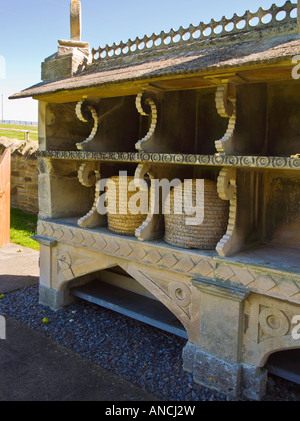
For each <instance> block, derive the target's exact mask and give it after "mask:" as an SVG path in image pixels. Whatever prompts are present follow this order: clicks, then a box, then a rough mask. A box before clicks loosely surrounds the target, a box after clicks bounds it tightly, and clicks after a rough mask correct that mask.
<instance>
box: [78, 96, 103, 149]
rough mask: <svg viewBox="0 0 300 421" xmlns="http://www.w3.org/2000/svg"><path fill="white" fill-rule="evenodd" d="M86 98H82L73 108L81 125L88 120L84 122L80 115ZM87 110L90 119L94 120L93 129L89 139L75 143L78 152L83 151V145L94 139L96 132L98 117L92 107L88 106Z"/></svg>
mask: <svg viewBox="0 0 300 421" xmlns="http://www.w3.org/2000/svg"><path fill="white" fill-rule="evenodd" d="M86 98H87V97H86V96H83V97H82V99H81V100H80V101H79V102H78V103H77V104H76V108H75V112H76V116H77V118H78V119H79V120H80V121H82V122H83V123H87V122H88V120H86V119H85V118H84V117H83V115H82V105H83V103H84V102H85V100H86ZM87 109H88V110H89V112H90V113H91V115H92V118H93V120H94V127H93V129H92V131H91V134H90V135H89V137H87V138H86V139H85V140H84V141H83V142H79V143H76V147H77V149H80V150H83V149H84V145H86V144H87V143H90V142H91V141H92V140H93V139H94V137H95V135H96V133H97V130H98V125H99V119H98V115H97V112H96V110H95V108H94V107H93V106H92V105H88V106H87Z"/></svg>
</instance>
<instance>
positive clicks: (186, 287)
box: [119, 262, 199, 342]
mask: <svg viewBox="0 0 300 421" xmlns="http://www.w3.org/2000/svg"><path fill="white" fill-rule="evenodd" d="M119 266H120V267H122V269H124V270H125V271H126V272H127V273H128V274H129V275H130V276H132V278H134V279H135V280H136V281H137V282H138V283H139V284H141V285H142V286H143V287H144V288H146V289H147V290H148V291H149V292H150V293H151V294H152V295H154V296H155V297H156V298H157V299H158V300H159V301H160V302H161V303H162V304H163V305H164V306H166V307H167V308H168V309H169V310H170V311H171V312H172V313H173V314H174V315H175V316H176V317H177V319H178V320H179V321H180V322H181V324H182V325H183V327H184V328H185V330H186V332H187V335H188V339H189V341H190V342H197V341H198V339H199V338H198V332H199V317H198V313H199V312H195V311H193V310H194V309H195V307H196V303H195V299H196V298H197V291H196V290H195V289H193V286H192V284H191V281H190V278H189V277H187V276H183V275H182V274H180V275H179V274H175V273H172V274H171V273H167V274H166V272H165V271H161V270H158V269H155V270H154V269H153V268H151V269H149V268H148V267H147V266H146V265H142V264H137V263H131V262H124V263H122V262H119ZM192 289H193V293H192ZM195 314H196V317H195Z"/></svg>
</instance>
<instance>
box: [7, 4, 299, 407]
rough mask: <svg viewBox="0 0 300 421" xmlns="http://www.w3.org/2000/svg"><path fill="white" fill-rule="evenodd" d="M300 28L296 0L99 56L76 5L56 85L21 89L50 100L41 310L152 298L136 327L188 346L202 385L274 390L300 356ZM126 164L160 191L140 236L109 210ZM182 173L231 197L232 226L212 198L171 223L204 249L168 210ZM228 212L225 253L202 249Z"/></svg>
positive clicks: (42, 194)
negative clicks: (198, 211)
mask: <svg viewBox="0 0 300 421" xmlns="http://www.w3.org/2000/svg"><path fill="white" fill-rule="evenodd" d="M249 6H250V4H249ZM299 19H300V18H299V5H298V6H297V5H295V4H293V3H291V2H290V1H287V2H286V3H285V4H284V5H282V6H280V7H278V6H275V5H273V6H272V7H271V8H270V9H269V10H264V9H262V8H260V9H259V10H258V11H257V12H256V13H254V12H246V13H245V14H244V15H243V16H238V15H234V16H233V17H232V19H227V18H225V17H224V18H222V19H221V20H220V21H219V22H216V21H214V20H212V21H211V22H210V23H209V24H203V23H200V24H199V26H193V25H191V26H190V27H189V28H180V29H179V30H178V31H174V30H171V31H170V32H169V33H165V32H162V33H160V34H153V35H152V36H150V37H148V36H145V37H144V38H143V39H139V38H137V39H136V40H129V41H128V42H127V43H124V42H122V43H120V44H119V45H116V44H113V45H111V46H109V45H107V46H105V47H103V48H102V47H99V48H98V49H93V50H92V52H90V48H89V45H88V44H87V43H85V42H83V41H81V26H80V25H81V12H80V2H78V1H76V2H74V1H72V2H71V37H70V38H71V39H70V40H60V41H59V46H58V51H57V53H56V54H54V55H52V56H51V57H49V58H48V59H46V60H45V61H44V62H43V63H42V78H43V83H41V84H40V83H39V84H38V85H36V86H34V87H31V88H28V89H27V90H24V91H22V92H20V93H18V94H15V95H13V96H12V98H23V97H30V96H31V97H33V98H34V99H36V100H38V101H39V151H38V152H37V154H38V157H39V158H38V159H39V221H38V234H37V236H36V240H37V241H38V242H39V243H40V268H41V274H40V302H41V303H43V304H45V305H48V306H50V307H52V308H54V309H58V308H60V307H62V306H65V305H67V304H68V303H70V302H73V301H74V300H75V299H76V298H75V297H76V296H77V297H78V296H79V297H80V296H81V297H85V295H84V294H85V291H86V288H89V287H90V285H91V284H93V285H94V287H95V288H96V290H97V288H98V287H99V288H100V287H101V294H102V295H101V299H102V303H103V302H106V303H107V305H108V306H109V302H108V301H107V299H106V298H105V297H106V295H105V292H106V291H115V293H116V294H119V297H122V296H123V295H124V297H125V295H126V296H128V293H129V292H130V294H133V295H134V296H136V295H138V297H139V299H140V300H141V301H142V302H144V303H145V305H144V308H145V309H147V312H148V313H147V315H145V314H140V313H139V312H138V311H137V310H135V309H134V308H133V309H132V312H133V313H134V314H135V317H136V318H138V319H139V320H144V321H145V322H147V323H151V324H153V325H155V326H158V327H160V328H163V329H166V330H169V331H170V332H172V333H175V334H178V335H181V336H183V337H185V338H186V339H187V343H186V346H185V347H184V349H183V366H184V369H185V370H187V371H188V372H190V373H192V374H193V377H194V380H195V381H196V382H198V383H200V384H202V385H205V386H207V387H210V388H214V389H216V390H219V391H221V392H224V393H227V394H229V395H233V396H235V397H239V396H245V397H248V398H252V399H260V398H261V397H262V396H263V395H264V393H265V388H266V380H267V375H268V365H267V363H268V360H269V357H270V356H271V355H273V354H274V353H276V352H278V351H282V350H286V351H288V350H291V349H297V348H300V340H299V339H297V335H296V336H295V335H294V334H293V332H295V328H297V326H296V325H295V323H294V321H295V320H296V319H295V317H294V316H297V315H298V314H300V261H299V249H300V234H299V228H300V173H299V169H300V158H299V151H300V137H299V130H300V129H299V127H300V119H299V115H300V114H299V106H300V103H299V92H300V84H299V80H296V79H294V78H293V77H292V75H293V67H294V66H295V62H294V61H293V56H294V55H295V51H300V35H299V22H300V20H299ZM219 47H220V49H219ZM220 50H222V55H221V56H220V57H219V55H218V54H219V53H218V51H220ZM127 64H128V68H127ZM120 69H121V71H120ZM120 170H121V171H123V172H124V171H127V173H128V174H129V175H131V177H134V181H135V183H136V186H140V188H141V190H142V191H143V189H144V190H145V188H146V187H145V186H146V184H143V182H144V181H145V182H146V183H148V185H149V187H150V190H149V191H150V203H151V206H150V208H149V212H148V214H145V219H144V220H143V222H142V224H141V225H140V226H139V227H138V228H136V229H135V235H133V236H126V235H116V234H115V233H113V232H112V231H110V230H109V228H108V226H107V218H106V216H105V215H100V213H99V209H100V205H99V203H100V200H101V194H102V193H103V191H104V187H105V186H104V184H105V183H104V181H103V180H106V179H109V178H110V177H113V176H114V177H115V176H118V175H119V171H120ZM174 179H178V180H179V181H180V182H181V183H182V185H184V180H191V179H193V180H209V182H204V183H203V185H204V187H205V186H208V187H209V188H212V189H215V192H217V193H216V194H215V196H213V195H212V196H211V197H216V196H217V198H218V200H222V201H224V202H225V203H226V206H223V207H222V210H221V211H220V212H221V213H220V214H218V216H217V217H216V214H214V212H217V211H213V210H212V209H214V208H213V207H212V206H211V205H212V203H209V200H208V203H205V201H204V220H205V221H206V225H205V229H204V228H203V231H201V230H200V231H199V230H197V231H195V230H193V227H183V226H182V222H180V224H181V225H180V227H179V225H178V230H175V231H176V232H175V231H174V233H173V231H172V226H171V225H170V233H169V235H170V236H172V235H173V234H174V236H175V235H176V239H177V243H176V244H178V241H179V240H178V239H180V238H182V239H183V240H182V241H184V239H185V238H186V237H188V239H189V241H188V243H187V244H189V247H190V248H184V247H180V244H179V245H178V246H172V245H170V244H168V243H167V242H166V241H165V238H164V227H165V225H164V224H165V221H164V215H163V213H162V209H163V205H164V203H161V202H159V206H158V212H155V211H154V210H155V209H154V207H153V206H154V205H153V204H155V203H154V202H155V201H154V198H155V197H156V196H157V197H158V198H159V200H162V197H161V196H160V187H159V186H158V185H157V184H155V183H154V181H155V180H158V181H162V180H167V181H169V182H171V181H172V180H174ZM208 187H207V188H208ZM185 188H186V189H187V190H186V192H185V194H187V193H188V187H187V185H185ZM182 194H183V193H182ZM205 194H206V193H205V192H204V196H203V197H204V198H205V197H206V196H205ZM121 205H125V206H126V205H127V203H126V200H125V202H124V201H123V202H122V203H121ZM174 206H175V205H174ZM176 206H177V205H176ZM176 206H175V207H176ZM215 209H217V208H215ZM218 209H219V208H218ZM220 209H221V208H220ZM123 216H124V215H123ZM221 219H222V221H224V220H225V226H226V229H225V230H224V232H223V234H222V235H220V236H219V238H218V239H217V241H216V242H215V247H213V248H212V249H211V250H204V249H202V250H201V249H198V248H193V240H197V239H199V238H195V236H196V237H197V236H203V239H204V240H205V238H206V236H207V238H208V237H210V236H211V235H212V234H213V233H214V231H215V224H217V223H218V221H219V220H221ZM123 220H124V221H125V222H124V223H126V217H125V218H123V219H122V221H123ZM127 223H129V222H128V221H127ZM132 224H134V221H133V222H132ZM175 226H176V223H175ZM179 228H180V229H179ZM196 232H197V234H195V233H196ZM180 236H182V237H180ZM204 243H205V241H204ZM182 244H183V243H182ZM195 244H196V241H195ZM197 244H199V242H198V243H197ZM120 291H121V292H120ZM122 291H123V294H122ZM124 291H126V294H125V293H124ZM130 294H129V295H130ZM105 300H106V301H105ZM119 310H120V312H122V311H123V310H122V308H121V306H120V309H119ZM151 311H152V313H151ZM151 314H152V315H151ZM170 315H171V316H172V317H171V318H170ZM174 316H176V323H174ZM160 317H161V318H160ZM296 330H297V329H296Z"/></svg>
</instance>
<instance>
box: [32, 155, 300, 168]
mask: <svg viewBox="0 0 300 421" xmlns="http://www.w3.org/2000/svg"><path fill="white" fill-rule="evenodd" d="M36 156H37V157H40V158H55V159H76V160H87V159H90V160H100V161H104V162H105V161H108V162H116V161H120V162H137V163H142V162H153V163H158V164H159V163H162V164H166V163H167V164H171V163H174V164H183V165H203V166H217V167H219V166H220V165H222V166H226V167H231V168H238V167H240V168H262V169H276V170H278V169H280V170H297V169H298V170H299V168H300V157H298V158H297V155H295V156H294V157H290V158H288V157H284V156H280V157H273V156H251V155H247V156H238V155H191V154H172V153H157V152H155V153H152V152H86V151H82V152H79V151H42V150H39V151H37V152H36Z"/></svg>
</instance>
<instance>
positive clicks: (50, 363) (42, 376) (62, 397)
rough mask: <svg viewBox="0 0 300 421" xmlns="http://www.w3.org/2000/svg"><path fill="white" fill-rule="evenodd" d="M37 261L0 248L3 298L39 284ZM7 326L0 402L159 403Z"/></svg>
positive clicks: (0, 346) (21, 328)
mask: <svg viewBox="0 0 300 421" xmlns="http://www.w3.org/2000/svg"><path fill="white" fill-rule="evenodd" d="M20 250H22V251H20ZM38 259H39V252H37V251H35V250H31V249H27V248H24V247H20V246H17V245H15V244H8V245H7V246H4V247H2V248H0V291H1V293H4V292H9V291H12V290H16V289H19V288H22V287H24V286H27V285H34V284H36V283H38V277H39V266H38ZM5 321H6V339H0V401H155V400H157V398H156V397H154V396H152V395H150V394H147V393H144V392H143V391H142V390H141V389H140V388H139V387H136V386H134V385H132V384H130V383H128V382H126V381H124V380H123V379H121V378H119V377H118V376H116V375H114V374H111V373H109V372H108V371H106V370H103V369H101V368H100V367H99V366H98V365H95V364H93V363H91V362H89V361H88V360H86V359H84V358H82V357H80V356H79V355H77V354H76V353H74V352H72V351H70V350H68V349H66V348H64V347H62V346H60V345H58V344H56V343H55V342H53V341H52V340H51V339H49V338H47V337H46V336H44V335H43V334H41V333H39V332H36V331H34V330H32V329H30V328H29V327H27V326H25V325H24V324H22V323H20V322H18V321H17V320H15V319H13V318H11V317H8V316H5Z"/></svg>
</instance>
